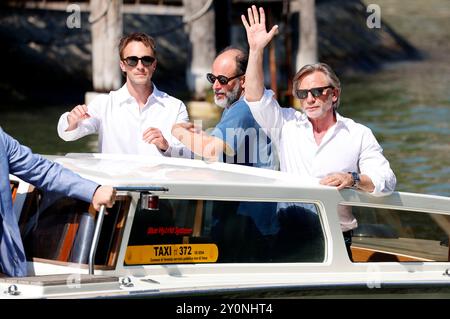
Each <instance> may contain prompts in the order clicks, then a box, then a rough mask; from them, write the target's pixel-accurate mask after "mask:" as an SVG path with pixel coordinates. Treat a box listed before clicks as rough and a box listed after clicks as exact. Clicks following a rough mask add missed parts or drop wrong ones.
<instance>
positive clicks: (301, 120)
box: [295, 111, 349, 128]
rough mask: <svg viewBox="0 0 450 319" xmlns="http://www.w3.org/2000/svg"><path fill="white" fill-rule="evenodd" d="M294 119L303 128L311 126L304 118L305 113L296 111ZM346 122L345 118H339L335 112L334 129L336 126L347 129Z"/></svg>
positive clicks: (306, 118)
mask: <svg viewBox="0 0 450 319" xmlns="http://www.w3.org/2000/svg"><path fill="white" fill-rule="evenodd" d="M295 117H296V118H297V123H298V124H301V125H304V126H308V125H311V122H310V121H309V120H308V117H307V116H306V114H305V113H303V112H300V111H297V112H296V113H295ZM348 121H349V119H348V118H346V117H343V116H341V115H340V114H339V113H338V112H336V127H337V126H344V127H346V128H348V125H347V124H348Z"/></svg>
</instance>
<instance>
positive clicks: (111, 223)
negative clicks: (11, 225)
mask: <svg viewBox="0 0 450 319" xmlns="http://www.w3.org/2000/svg"><path fill="white" fill-rule="evenodd" d="M48 158H49V159H51V160H54V161H56V162H58V163H60V164H62V165H63V166H65V167H67V168H69V169H71V170H73V171H75V172H77V173H78V174H80V175H82V176H83V177H86V178H89V179H92V180H95V181H96V182H98V183H100V184H108V185H113V186H114V187H116V188H117V190H118V197H117V201H116V203H115V205H114V207H113V208H111V209H104V208H102V210H101V211H100V212H99V213H97V212H95V211H94V210H93V209H92V207H90V206H89V204H88V203H84V202H82V201H77V200H74V199H71V198H67V197H58V196H57V195H55V194H45V193H42V192H41V191H39V190H37V189H35V188H34V187H32V186H31V185H29V184H27V183H25V182H23V181H21V180H19V179H17V178H15V177H14V176H11V189H12V193H13V197H14V209H15V213H16V215H17V218H18V220H19V224H20V228H21V232H22V238H23V241H24V245H25V250H26V254H27V257H28V273H29V275H28V276H27V277H21V278H7V277H3V278H0V292H1V293H0V297H1V298H11V299H18V298H97V297H98V298H110V297H119V298H127V297H134V298H135V297H146V298H159V297H182V296H220V297H227V296H228V297H235V296H238V297H249V296H250V297H287V296H290V297H293V296H295V297H324V296H334V297H346V296H352V297H355V296H378V297H392V296H399V295H401V296H408V297H423V296H431V295H435V294H437V295H438V296H441V297H443V296H444V297H449V296H450V262H449V257H450V255H449V247H448V237H449V233H450V216H449V215H450V198H448V197H443V196H432V195H423V194H412V193H404V192H394V193H393V194H391V195H389V196H385V197H373V196H371V195H368V194H366V193H364V192H360V191H356V190H354V189H344V190H342V191H338V190H336V188H334V187H327V186H320V185H318V184H317V183H315V182H314V181H300V180H297V179H296V177H294V176H292V175H289V174H286V173H283V172H277V171H270V170H265V169H257V168H251V167H244V166H241V165H231V164H224V163H206V162H203V161H200V160H188V159H178V158H161V157H142V156H131V155H106V154H68V155H66V156H49V157H48ZM339 205H342V206H349V207H351V209H352V212H353V214H354V215H355V216H356V217H357V219H358V224H359V227H358V228H357V229H356V230H355V231H354V236H353V245H352V254H353V261H352V260H351V259H350V257H349V255H348V253H347V250H346V247H345V244H344V238H343V233H342V231H341V228H340V224H339V218H338V213H337V207H338V206H339ZM280 207H284V209H282V208H280ZM298 207H310V208H311V210H308V212H311V211H315V212H316V213H315V214H305V212H306V211H307V210H305V209H298Z"/></svg>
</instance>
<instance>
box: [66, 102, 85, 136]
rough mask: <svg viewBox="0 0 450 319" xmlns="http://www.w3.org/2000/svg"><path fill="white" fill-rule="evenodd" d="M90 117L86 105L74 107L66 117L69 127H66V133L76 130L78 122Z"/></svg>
mask: <svg viewBox="0 0 450 319" xmlns="http://www.w3.org/2000/svg"><path fill="white" fill-rule="evenodd" d="M90 117H91V116H90V115H89V114H88V108H87V106H86V104H83V105H77V106H75V107H74V108H73V109H72V111H70V113H69V115H67V122H68V123H69V126H68V127H67V129H66V132H67V131H72V130H74V129H76V128H77V127H78V123H79V122H80V121H82V120H84V119H87V118H90Z"/></svg>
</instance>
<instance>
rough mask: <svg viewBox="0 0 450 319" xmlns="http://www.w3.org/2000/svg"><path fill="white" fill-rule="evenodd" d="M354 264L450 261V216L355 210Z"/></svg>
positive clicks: (413, 212) (365, 208) (375, 209)
mask: <svg viewBox="0 0 450 319" xmlns="http://www.w3.org/2000/svg"><path fill="white" fill-rule="evenodd" d="M352 211H353V215H354V216H355V217H356V219H357V221H358V227H357V228H356V229H354V230H353V243H352V255H353V260H354V262H388V261H449V248H448V247H449V245H448V239H449V234H450V216H447V215H440V214H431V213H424V212H415V211H403V210H392V209H381V208H369V207H352Z"/></svg>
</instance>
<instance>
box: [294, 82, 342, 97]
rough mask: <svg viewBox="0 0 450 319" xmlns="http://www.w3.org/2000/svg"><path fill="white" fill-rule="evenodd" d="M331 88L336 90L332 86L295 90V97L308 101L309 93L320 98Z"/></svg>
mask: <svg viewBox="0 0 450 319" xmlns="http://www.w3.org/2000/svg"><path fill="white" fill-rule="evenodd" d="M329 88H334V87H333V86H331V85H328V86H322V87H318V88H312V89H309V90H295V96H296V97H297V98H299V99H300V100H303V99H306V98H307V97H308V92H311V94H312V96H314V97H319V96H321V95H322V94H323V91H325V90H326V89H329Z"/></svg>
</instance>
